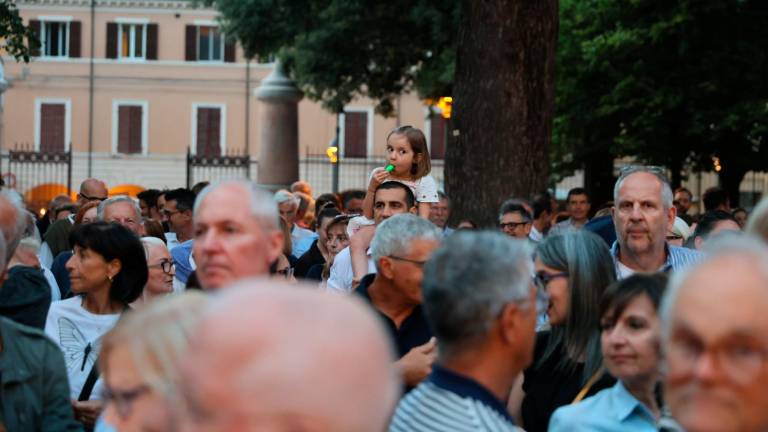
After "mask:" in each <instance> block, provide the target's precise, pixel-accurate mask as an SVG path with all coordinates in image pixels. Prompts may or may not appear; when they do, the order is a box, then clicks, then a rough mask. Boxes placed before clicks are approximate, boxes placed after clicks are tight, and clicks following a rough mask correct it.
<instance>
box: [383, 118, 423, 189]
mask: <svg viewBox="0 0 768 432" xmlns="http://www.w3.org/2000/svg"><path fill="white" fill-rule="evenodd" d="M392 135H401V136H403V137H405V139H406V140H407V141H408V144H410V146H411V150H413V153H414V159H415V158H416V156H419V155H421V158H419V161H418V162H416V161H415V160H414V162H413V166H411V176H413V178H414V179H419V178H422V177H424V176H425V175H427V174H429V172H430V171H431V170H432V161H431V160H430V157H429V146H427V137H425V136H424V132H422V131H421V130H420V129H416V128H415V127H413V126H408V125H406V126H400V127H396V128H394V129H392V130H391V131H389V134H387V143H389V137H391V136H392Z"/></svg>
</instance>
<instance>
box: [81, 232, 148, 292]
mask: <svg viewBox="0 0 768 432" xmlns="http://www.w3.org/2000/svg"><path fill="white" fill-rule="evenodd" d="M69 243H70V244H71V245H72V247H74V246H79V247H81V248H83V249H90V250H92V251H94V252H96V253H97V254H99V255H101V256H102V257H103V258H104V260H105V261H112V260H114V259H116V260H118V261H120V264H121V266H122V267H121V268H120V272H118V273H117V274H116V275H115V277H114V278H113V279H112V286H111V287H110V289H109V298H110V299H112V300H114V301H116V302H120V303H122V304H123V305H126V306H127V305H128V304H129V303H132V302H134V301H135V300H136V299H137V298H139V296H140V295H141V292H142V291H143V290H144V285H146V283H147V277H148V276H149V271H148V269H147V259H146V257H145V255H144V247H143V246H142V245H141V241H140V240H139V238H138V237H136V235H135V234H134V233H133V232H131V231H130V230H128V228H126V227H124V226H122V225H119V224H112V223H106V222H94V223H91V224H85V225H80V226H78V227H75V229H74V230H73V231H72V233H71V234H70V235H69Z"/></svg>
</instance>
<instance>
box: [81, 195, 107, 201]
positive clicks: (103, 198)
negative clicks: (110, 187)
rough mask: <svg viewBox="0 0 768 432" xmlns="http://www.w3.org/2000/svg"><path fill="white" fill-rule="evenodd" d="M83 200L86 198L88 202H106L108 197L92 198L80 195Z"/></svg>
mask: <svg viewBox="0 0 768 432" xmlns="http://www.w3.org/2000/svg"><path fill="white" fill-rule="evenodd" d="M78 195H80V197H81V198H85V200H86V201H104V200H105V199H107V197H92V196H88V195H85V194H78Z"/></svg>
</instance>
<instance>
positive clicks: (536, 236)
mask: <svg viewBox="0 0 768 432" xmlns="http://www.w3.org/2000/svg"><path fill="white" fill-rule="evenodd" d="M528 238H529V239H530V240H531V241H533V242H540V241H542V240H543V239H544V234H542V233H541V232H539V230H537V229H536V227H535V226H531V232H530V233H528Z"/></svg>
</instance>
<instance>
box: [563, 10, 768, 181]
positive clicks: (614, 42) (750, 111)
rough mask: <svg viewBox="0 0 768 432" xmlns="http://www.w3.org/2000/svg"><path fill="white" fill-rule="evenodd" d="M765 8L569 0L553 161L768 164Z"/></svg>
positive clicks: (567, 165) (571, 164)
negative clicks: (620, 159) (623, 159)
mask: <svg viewBox="0 0 768 432" xmlns="http://www.w3.org/2000/svg"><path fill="white" fill-rule="evenodd" d="M767 5H768V4H766V2H765V1H763V0H740V1H736V0H726V1H724V0H681V1H668V0H632V1H625V0H561V9H560V11H561V15H560V29H561V30H560V32H561V33H560V41H559V51H558V69H557V74H558V78H557V80H558V82H557V93H556V95H557V96H556V97H557V101H556V111H557V118H556V120H555V135H554V145H553V147H554V154H555V158H554V160H556V161H558V160H562V161H564V162H562V163H559V164H555V167H554V168H555V170H559V171H560V172H562V173H567V172H568V171H570V170H573V169H575V168H578V167H579V166H580V165H581V164H582V163H583V161H584V160H588V159H589V158H591V157H595V156H596V155H602V156H605V155H608V156H609V157H613V156H625V155H632V156H638V157H640V158H641V159H644V160H646V161H648V162H650V163H655V164H662V165H667V166H670V167H681V166H684V165H691V166H693V167H694V168H695V169H709V168H711V166H712V163H711V157H712V156H720V157H723V156H725V157H726V158H727V159H728V162H726V163H730V164H733V165H737V166H739V167H740V168H744V169H760V170H763V169H768V155H766V151H768V150H766V149H765V148H764V147H765V145H761V144H763V143H764V142H765V138H766V129H768V116H767V115H766V114H767V111H768V79H766V74H765V71H766V70H768V6H767ZM724 166H725V165H724Z"/></svg>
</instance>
